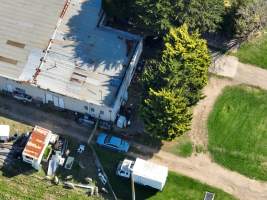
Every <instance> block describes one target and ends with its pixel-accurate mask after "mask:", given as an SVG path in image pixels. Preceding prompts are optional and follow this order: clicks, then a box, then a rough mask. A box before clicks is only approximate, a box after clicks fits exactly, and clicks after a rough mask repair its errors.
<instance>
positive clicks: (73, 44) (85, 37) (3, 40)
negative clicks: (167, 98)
mask: <svg viewBox="0 0 267 200" xmlns="http://www.w3.org/2000/svg"><path fill="white" fill-rule="evenodd" d="M66 2H67V1H65V0H27V1H26V0H12V1H4V0H0V3H1V6H0V58H2V61H1V59H0V76H4V77H8V78H11V79H15V80H19V81H28V82H31V83H32V84H36V86H38V87H41V88H43V89H47V90H50V91H52V92H55V93H59V94H62V95H66V96H70V97H73V98H77V99H81V100H84V101H87V102H89V103H95V104H105V105H107V106H111V105H113V103H114V101H115V99H116V95H117V92H118V89H119V86H120V83H121V81H122V80H123V78H124V74H125V71H126V70H127V67H128V65H129V61H130V55H129V45H128V42H129V40H131V41H134V40H136V39H137V38H138V37H136V36H134V35H131V34H128V33H123V32H119V31H113V30H112V29H106V28H99V27H97V24H98V22H99V20H100V13H101V0H71V1H70V2H71V3H70V4H65V3H66ZM65 5H69V6H68V7H67V10H66V12H64V16H61V15H60V13H61V11H62V10H63V9H64V6H65ZM61 17H62V19H61ZM59 22H61V23H59ZM50 39H52V40H51V46H49V49H48V51H47V54H44V52H43V50H45V49H47V47H48V43H49V41H50ZM8 41H9V42H8ZM132 46H133V45H132ZM132 49H133V48H132ZM44 55H45V57H44V58H45V59H44V62H42V64H41V66H40V63H41V61H40V59H41V58H42V57H43V56H44ZM1 56H2V57H1ZM39 66H40V70H39V69H38V70H37V68H38V67H39ZM36 72H37V73H36Z"/></svg>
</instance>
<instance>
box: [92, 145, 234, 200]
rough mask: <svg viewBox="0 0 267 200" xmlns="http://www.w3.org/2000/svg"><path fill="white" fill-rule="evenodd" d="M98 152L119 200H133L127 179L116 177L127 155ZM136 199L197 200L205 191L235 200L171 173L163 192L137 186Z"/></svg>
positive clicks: (221, 197) (220, 197)
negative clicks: (119, 165) (118, 166)
mask: <svg viewBox="0 0 267 200" xmlns="http://www.w3.org/2000/svg"><path fill="white" fill-rule="evenodd" d="M96 152H97V154H98V156H99V157H100V159H101V162H102V164H103V165H104V168H105V171H106V173H107V175H108V177H109V180H110V183H111V185H112V187H113V189H114V191H115V193H116V194H117V196H118V198H119V199H123V200H128V199H131V185H130V181H129V180H127V179H123V178H120V177H118V176H116V175H115V171H116V167H117V164H118V162H119V161H120V160H123V159H124V158H125V155H123V154H119V153H113V152H110V151H108V150H104V149H101V148H98V147H96ZM135 189H136V199H138V200H144V199H150V200H166V199H168V200H196V199H203V197H204V194H205V191H210V192H215V193H216V200H234V199H235V198H233V197H232V196H230V195H229V194H226V193H224V192H222V191H221V190H218V189H215V188H213V187H210V186H208V185H205V184H202V183H200V182H198V181H195V180H193V179H191V178H188V177H184V176H181V175H178V174H176V173H174V172H169V175H168V180H167V182H166V185H165V187H164V189H163V191H162V192H157V191H156V190H153V189H149V188H145V187H143V186H140V185H137V184H136V185H135Z"/></svg>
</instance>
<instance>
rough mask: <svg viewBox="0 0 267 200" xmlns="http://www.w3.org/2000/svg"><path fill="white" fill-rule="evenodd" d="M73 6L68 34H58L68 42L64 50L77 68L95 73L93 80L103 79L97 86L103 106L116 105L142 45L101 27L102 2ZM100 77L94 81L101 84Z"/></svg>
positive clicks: (135, 40) (94, 0)
mask: <svg viewBox="0 0 267 200" xmlns="http://www.w3.org/2000/svg"><path fill="white" fill-rule="evenodd" d="M72 4H73V5H70V6H71V8H69V11H68V12H69V15H71V16H70V18H69V19H68V22H67V24H66V25H65V26H66V27H65V28H64V29H67V30H68V31H67V32H66V33H58V34H62V37H63V38H64V40H65V41H68V42H67V44H66V45H64V46H62V47H61V48H62V50H63V51H66V52H73V54H74V55H71V58H70V59H71V60H72V62H74V65H75V68H77V69H81V70H84V71H86V72H87V73H90V72H91V73H93V74H91V75H90V77H91V76H97V77H98V76H99V75H101V76H103V78H101V80H100V82H99V84H100V85H99V86H97V87H99V90H100V91H101V92H100V96H101V100H102V101H103V103H104V104H106V105H108V106H112V105H113V103H114V101H115V99H116V97H117V94H118V91H119V89H120V86H121V85H122V82H123V79H124V77H125V74H126V71H127V70H128V66H129V64H130V61H131V59H132V56H133V54H134V52H135V49H136V47H137V45H138V40H137V37H135V36H133V35H131V34H128V33H124V32H121V31H119V30H113V29H111V28H110V27H105V26H99V22H100V21H101V20H102V17H103V15H102V14H103V13H102V9H101V7H102V6H101V0H86V1H83V3H81V4H80V3H72ZM69 43H70V44H69ZM52 49H53V46H52ZM63 54H64V52H63ZM94 74H95V75H94ZM97 74H99V75H97ZM90 77H89V78H90ZM97 77H95V78H93V79H92V81H93V82H98V81H96V80H98V78H97ZM105 79H106V81H105ZM102 89H103V91H102ZM92 92H93V91H92ZM102 98H103V99H102Z"/></svg>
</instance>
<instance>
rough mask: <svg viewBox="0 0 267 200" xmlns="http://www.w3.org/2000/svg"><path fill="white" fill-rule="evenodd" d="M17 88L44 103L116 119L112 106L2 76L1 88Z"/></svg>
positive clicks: (7, 89)
mask: <svg viewBox="0 0 267 200" xmlns="http://www.w3.org/2000/svg"><path fill="white" fill-rule="evenodd" d="M16 88H20V89H23V90H25V93H26V94H28V95H31V96H32V98H33V99H34V100H38V101H40V102H42V103H51V104H53V105H55V106H56V107H59V108H62V109H68V110H72V111H74V112H79V113H88V114H90V115H92V116H93V117H96V118H98V117H99V118H100V119H103V120H106V121H112V120H115V117H114V116H113V114H114V112H113V111H112V108H108V107H106V106H101V105H96V104H93V103H87V102H85V101H81V100H78V99H74V98H71V97H67V96H63V95H60V94H57V93H53V92H51V91H46V90H43V89H41V88H38V87H35V86H33V85H30V84H28V83H20V82H16V81H13V80H10V79H7V78H4V77H1V76H0V90H5V91H9V92H12V91H14V90H15V89H16Z"/></svg>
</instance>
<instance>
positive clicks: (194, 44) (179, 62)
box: [163, 24, 211, 105]
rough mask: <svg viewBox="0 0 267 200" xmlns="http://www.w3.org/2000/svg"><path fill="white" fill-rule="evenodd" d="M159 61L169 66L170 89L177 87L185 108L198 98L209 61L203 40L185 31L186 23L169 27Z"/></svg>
mask: <svg viewBox="0 0 267 200" xmlns="http://www.w3.org/2000/svg"><path fill="white" fill-rule="evenodd" d="M164 41H165V50H164V51H163V61H164V63H168V64H169V65H167V66H168V68H169V73H170V77H172V78H171V80H170V81H169V87H170V88H181V89H182V91H183V95H184V96H185V97H186V98H187V99H188V103H189V105H193V104H195V103H196V102H197V101H198V100H199V99H200V98H201V94H202V92H201V90H202V88H203V87H204V86H205V85H206V84H207V81H208V68H209V66H210V64H211V58H210V54H209V50H208V47H207V44H206V41H205V40H203V39H201V38H200V35H199V34H198V33H197V32H192V33H189V32H188V27H187V25H186V24H184V25H182V26H181V27H179V28H171V29H170V31H169V33H168V34H167V35H166V37H165V39H164Z"/></svg>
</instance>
